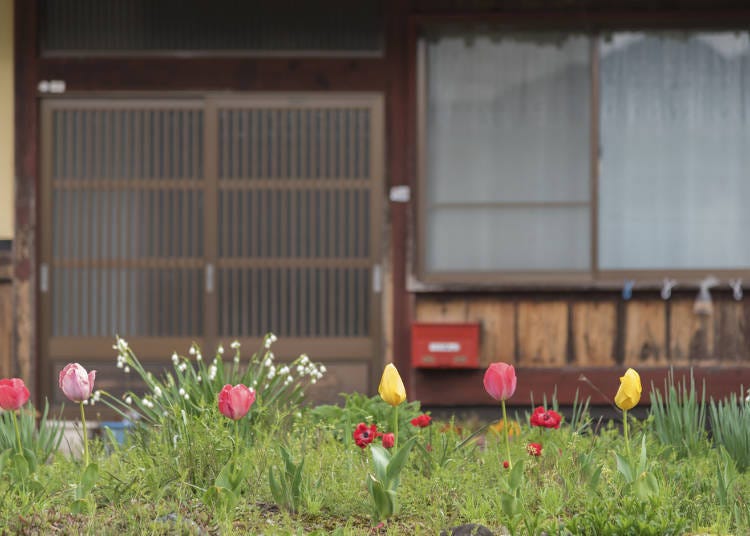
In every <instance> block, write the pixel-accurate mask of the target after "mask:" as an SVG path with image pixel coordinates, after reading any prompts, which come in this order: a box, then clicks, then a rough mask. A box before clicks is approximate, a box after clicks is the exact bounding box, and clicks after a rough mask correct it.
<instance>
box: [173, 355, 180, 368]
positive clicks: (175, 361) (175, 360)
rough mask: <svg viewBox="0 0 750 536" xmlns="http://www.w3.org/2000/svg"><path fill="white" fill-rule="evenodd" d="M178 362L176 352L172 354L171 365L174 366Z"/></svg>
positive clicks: (178, 357)
mask: <svg viewBox="0 0 750 536" xmlns="http://www.w3.org/2000/svg"><path fill="white" fill-rule="evenodd" d="M179 362H180V356H178V355H177V352H175V353H173V354H172V364H174V365H176V364H177V363H179Z"/></svg>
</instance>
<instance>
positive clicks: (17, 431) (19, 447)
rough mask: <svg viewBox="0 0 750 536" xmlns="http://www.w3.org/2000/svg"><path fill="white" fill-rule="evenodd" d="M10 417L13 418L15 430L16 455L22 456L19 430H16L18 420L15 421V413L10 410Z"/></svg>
mask: <svg viewBox="0 0 750 536" xmlns="http://www.w3.org/2000/svg"><path fill="white" fill-rule="evenodd" d="M10 415H11V417H13V427H14V428H15V429H16V439H17V440H18V454H20V455H21V456H23V445H22V444H21V430H20V429H19V428H18V420H17V419H16V412H15V411H13V410H11V412H10Z"/></svg>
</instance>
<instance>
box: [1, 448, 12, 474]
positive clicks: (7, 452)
mask: <svg viewBox="0 0 750 536" xmlns="http://www.w3.org/2000/svg"><path fill="white" fill-rule="evenodd" d="M12 454H13V449H12V448H9V449H5V450H4V451H3V453H2V454H0V474H2V472H3V468H5V464H6V463H8V460H9V459H10V457H11V455H12Z"/></svg>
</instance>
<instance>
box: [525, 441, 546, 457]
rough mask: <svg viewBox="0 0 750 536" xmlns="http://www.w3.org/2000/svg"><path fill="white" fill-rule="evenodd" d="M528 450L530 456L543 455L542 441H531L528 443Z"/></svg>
mask: <svg viewBox="0 0 750 536" xmlns="http://www.w3.org/2000/svg"><path fill="white" fill-rule="evenodd" d="M526 450H527V451H529V455H530V456H541V455H542V444H541V443H529V444H528V445H526Z"/></svg>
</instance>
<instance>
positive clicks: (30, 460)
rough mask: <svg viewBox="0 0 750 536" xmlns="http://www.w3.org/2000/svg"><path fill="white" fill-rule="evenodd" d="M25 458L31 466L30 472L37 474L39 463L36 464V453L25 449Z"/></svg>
mask: <svg viewBox="0 0 750 536" xmlns="http://www.w3.org/2000/svg"><path fill="white" fill-rule="evenodd" d="M23 457H24V458H26V461H27V462H28V464H29V472H31V473H36V468H37V463H36V454H34V451H32V450H31V449H28V448H25V447H24V449H23Z"/></svg>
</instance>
